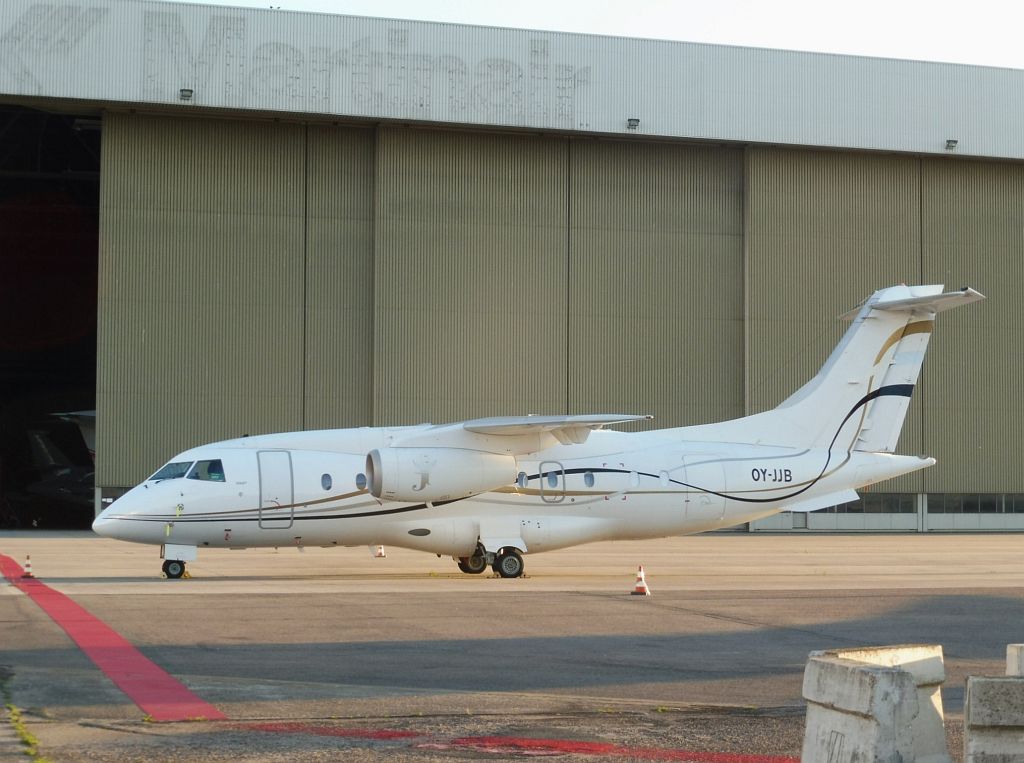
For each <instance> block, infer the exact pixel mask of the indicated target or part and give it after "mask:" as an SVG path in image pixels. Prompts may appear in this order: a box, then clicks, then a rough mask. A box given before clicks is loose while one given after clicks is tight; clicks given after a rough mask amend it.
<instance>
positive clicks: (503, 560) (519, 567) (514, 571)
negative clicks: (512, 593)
mask: <svg viewBox="0 0 1024 763" xmlns="http://www.w3.org/2000/svg"><path fill="white" fill-rule="evenodd" d="M493 569H494V571H495V572H497V573H498V574H499V575H501V576H502V577H503V578H517V577H519V576H520V575H522V574H523V570H524V569H526V565H525V564H523V557H522V555H521V554H520V553H519V552H518V551H516V550H515V549H514V548H503V549H501V551H499V552H498V553H497V555H496V556H495V557H494V566H493Z"/></svg>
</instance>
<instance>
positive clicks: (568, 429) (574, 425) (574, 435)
mask: <svg viewBox="0 0 1024 763" xmlns="http://www.w3.org/2000/svg"><path fill="white" fill-rule="evenodd" d="M653 418H654V417H653V416H648V415H635V414H628V413H606V414H601V415H590V414H585V415H582V416H499V417H496V418H490V419H472V420H470V421H464V422H462V428H463V429H465V430H466V431H467V432H475V433H477V434H488V435H513V436H514V435H524V434H526V435H528V434H540V433H542V432H544V433H548V434H550V435H552V436H554V437H555V439H557V440H558V441H559V442H560V443H562V445H570V444H573V443H575V444H579V443H581V442H584V441H585V440H586V439H587V435H589V434H590V433H591V432H592V431H593V430H595V429H604V428H605V427H606V426H610V425H612V424H625V423H627V422H630V421H650V420H651V419H653Z"/></svg>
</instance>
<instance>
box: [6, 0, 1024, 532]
mask: <svg viewBox="0 0 1024 763" xmlns="http://www.w3.org/2000/svg"><path fill="white" fill-rule="evenodd" d="M0 120H2V121H0V130H3V131H4V132H6V133H7V139H6V144H7V145H6V146H5V147H4V149H5V150H3V151H0V182H2V186H0V205H2V206H0V208H2V209H3V215H2V218H0V219H3V220H4V233H3V247H2V249H3V250H2V252H0V262H2V264H0V267H2V268H3V270H2V271H0V277H2V278H3V279H4V281H5V285H4V292H5V298H4V300H5V302H7V304H8V305H16V306H17V309H16V310H15V309H14V308H9V310H8V314H9V316H10V318H9V319H8V320H9V321H10V322H9V323H8V326H6V327H5V332H6V333H7V339H5V340H4V343H3V345H2V353H3V362H2V364H0V368H2V369H3V373H4V374H5V377H4V379H3V385H4V395H5V403H4V405H5V414H4V415H5V416H7V418H8V419H10V420H14V419H15V418H17V417H16V416H15V415H14V412H15V411H18V410H22V411H23V410H27V409H29V408H32V409H33V410H35V409H39V410H42V409H43V408H45V407H46V406H49V410H51V411H54V410H58V411H59V410H62V409H65V410H66V409H67V408H68V407H70V406H75V405H77V406H80V407H88V406H87V403H83V402H78V401H79V400H81V399H84V398H86V397H88V396H89V395H90V394H94V395H95V408H96V410H97V441H96V473H95V484H96V491H97V496H103V497H110V496H113V495H117V494H118V493H119V491H121V490H123V489H124V488H126V487H127V486H130V485H132V484H135V483H137V482H138V481H140V480H141V479H143V478H145V477H146V476H147V475H148V474H149V473H151V472H152V471H154V470H155V469H156V468H157V467H159V466H160V465H161V464H162V463H163V462H164V461H165V460H166V459H167V458H168V457H170V456H171V455H173V454H174V453H176V452H177V451H179V450H182V449H184V448H186V447H189V446H192V445H194V444H197V443H200V442H205V441H211V440H217V439H222V438H227V437H233V436H238V435H241V434H245V433H257V432H273V431H286V430H297V429H311V428H328V427H346V426H360V425H386V424H408V423H416V422H420V421H435V422H441V421H446V420H457V419H462V418H467V417H476V416H487V415H501V414H522V413H529V412H535V413H559V412H569V413H581V412H636V413H651V414H654V415H655V417H656V421H655V424H656V425H657V426H662V427H664V426H676V425H684V424H690V423H698V422H705V421H711V420H719V419H726V418H732V417H737V416H741V415H743V414H745V413H750V412H756V411H758V410H762V409H765V408H769V407H772V406H774V405H776V404H777V403H778V402H779V401H781V400H782V399H784V398H785V397H786V396H787V395H788V394H789V393H790V392H791V391H792V390H793V389H795V388H796V387H797V386H799V385H800V384H801V383H803V382H804V381H805V380H806V379H807V378H809V377H810V376H812V375H813V373H814V372H815V371H816V369H817V368H818V367H819V365H820V364H821V363H822V362H823V360H824V359H825V357H826V356H827V354H828V352H829V351H830V350H831V348H832V346H833V345H834V343H835V342H836V341H837V340H838V338H839V336H840V335H841V333H842V331H843V328H844V325H843V324H842V323H840V322H838V321H837V320H836V319H835V317H836V316H837V315H838V314H840V313H842V312H844V311H845V310H846V309H847V308H849V307H852V306H854V305H855V304H857V303H858V302H859V301H860V300H861V299H862V298H864V297H865V296H867V295H868V294H870V293H871V292H872V291H873V290H874V289H876V288H878V287H881V286H883V285H889V284H892V283H899V282H907V283H921V282H925V283H931V282H941V283H945V284H947V286H949V287H959V286H961V285H970V286H973V287H975V288H977V289H979V290H980V291H981V292H983V293H985V294H986V295H987V296H988V297H989V300H988V301H987V302H985V303H983V304H982V305H980V306H974V307H970V308H967V309H965V310H958V311H955V312H954V313H952V314H948V315H943V316H942V317H941V319H940V325H939V329H938V330H937V331H936V333H935V336H934V338H933V340H932V346H931V352H930V355H929V358H928V361H927V362H926V364H925V370H924V374H923V380H922V383H921V384H920V385H919V388H918V390H917V392H916V394H915V396H914V399H913V403H912V411H911V414H910V417H909V419H908V423H907V426H906V428H905V430H904V434H903V438H902V440H901V444H900V450H901V452H904V453H911V454H914V453H927V454H929V455H934V456H936V457H937V458H938V460H939V464H938V465H937V466H936V467H933V468H931V469H928V470H925V471H924V472H920V473H917V474H913V475H910V476H907V477H904V478H900V479H898V480H894V481H892V482H890V483H886V484H884V485H880V486H876V487H875V488H873V489H872V490H871V491H869V492H868V493H866V494H865V497H864V499H863V500H862V501H860V502H857V503H856V504H849V505H845V506H840V507H835V508H833V509H830V510H825V511H822V512H818V513H815V514H811V515H809V516H807V515H796V520H797V521H798V527H801V528H802V527H803V525H804V524H806V526H807V527H808V528H809V529H811V530H814V529H819V530H824V529H871V528H891V529H905V530H943V529H1017V530H1020V529H1024V477H1022V473H1024V472H1022V470H1021V469H1020V467H1019V465H1018V464H1017V461H1016V451H1017V448H1016V440H1017V438H1018V436H1019V433H1020V432H1021V431H1022V430H1024V408H1022V406H1021V404H1020V402H1019V401H1018V400H1017V397H1016V392H1015V390H1016V385H1017V381H1016V379H1017V373H1018V371H1019V367H1020V362H1021V361H1020V353H1019V351H1018V347H1017V345H1018V344H1019V342H1020V337H1021V336H1022V335H1024V333H1022V330H1024V309H1022V307H1021V306H1022V305H1024V300H1022V299H1021V296H1020V294H1021V287H1022V285H1024V279H1022V264H1024V263H1022V257H1021V255H1022V252H1024V163H1022V160H1024V71H1016V70H1008V69H996V68H986V67H974V66H961V65H950V64H941V63H925V62H916V61H899V60H887V59H875V58H862V57H852V56H838V55H824V54H814V53H798V52H790V51H780V50H760V49H750V48H739V47H727V46H716V45H703V44H690V43H677V42H662V41H651V40H635V39H619V38H610V37H599V36H590V35H580V34H565V33H553V32H544V31H530V30H520V29H499V28H484V27H470V26H460V25H453V24H437V23H423V22H413V21H394V20H384V19H372V18H356V17H345V16H331V15H323V14H312V13H293V12H286V11H280V10H271V9H267V10H256V9H239V8H227V7H214V6H200V5H187V4H173V3H163V2H147V1H146V0H76V1H75V2H61V1H60V0H56V1H54V0H48V2H37V0H6V1H5V2H4V3H3V4H2V5H0ZM62 247H63V249H62ZM65 249H66V250H67V254H66V256H64V255H59V256H58V254H59V252H58V250H60V251H63V250H65ZM54 252H58V254H55V253H54ZM97 258H98V259H97ZM97 273H98V285H97V283H96V274H97ZM15 313H17V315H15ZM16 319H17V320H16ZM93 327H96V329H95V335H94V334H93ZM46 332H50V333H51V334H55V335H57V334H61V332H63V333H64V334H67V336H63V335H61V336H60V337H59V338H58V340H53V338H52V337H51V336H50V335H49V334H47V333H46ZM37 335H38V336H37ZM20 336H27V337H30V338H31V341H29V340H26V341H24V342H21V341H18V340H15V339H13V337H20ZM94 337H95V338H94ZM997 340H998V341H997ZM92 347H95V355H94V356H93V355H90V352H91V351H92V350H91V348H92ZM69 348H70V349H69ZM54 358H57V360H54ZM47 359H49V360H47ZM47 363H49V365H47ZM33 364H34V365H33ZM92 364H95V365H92ZM94 367H95V369H96V373H95V378H94V381H93V377H92V369H93V368H94ZM40 369H42V370H40ZM58 377H59V381H60V383H57V382H56V381H54V379H56V378H58ZM75 379H78V380H79V381H78V382H74V380H75ZM73 382H74V383H73ZM62 384H63V385H65V386H61V385H62ZM68 384H71V385H72V386H74V384H78V386H77V387H74V390H72V392H68V391H67V389H65V387H66V385H68ZM92 384H94V385H95V386H94V388H92V387H91V386H90V385H92ZM48 385H49V386H48ZM51 387H52V389H54V390H57V391H56V392H53V394H50V393H49V392H47V393H46V394H44V393H43V392H42V391H41V390H50V389H51ZM61 390H63V391H61ZM33 406H34V408H33ZM12 417H13V418H12ZM26 426H27V425H26ZM10 431H13V430H10ZM12 447H13V446H12ZM10 458H11V457H10V456H9V457H8V463H10ZM98 502H99V498H98V497H97V503H98ZM793 521H794V519H793V517H791V516H790V515H788V514H785V515H781V516H780V517H777V518H773V519H770V520H765V521H763V522H760V523H757V524H755V526H754V527H753V528H751V529H755V530H756V529H789V528H791V527H792V526H793V524H792V523H793Z"/></svg>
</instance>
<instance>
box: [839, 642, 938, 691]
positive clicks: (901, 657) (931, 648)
mask: <svg viewBox="0 0 1024 763" xmlns="http://www.w3.org/2000/svg"><path fill="white" fill-rule="evenodd" d="M822 654H828V655H831V656H833V657H839V658H841V659H844V660H853V661H854V662H863V663H866V664H868V665H881V666H884V667H888V668H899V669H900V670H905V671H907V672H908V673H910V674H911V675H912V676H914V682H915V683H916V684H917V685H918V686H935V685H938V684H941V683H942V682H943V681H945V680H946V665H945V662H944V661H943V656H942V646H941V645H940V644H900V645H898V646H884V647H867V648H862V649H829V650H827V651H825V652H822Z"/></svg>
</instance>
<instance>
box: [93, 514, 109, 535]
mask: <svg viewBox="0 0 1024 763" xmlns="http://www.w3.org/2000/svg"><path fill="white" fill-rule="evenodd" d="M106 514H107V510H106V509H104V510H103V511H101V512H100V513H99V514H98V515H97V516H96V519H94V520H93V521H92V531H93V532H94V533H96V534H97V535H102V536H103V537H105V538H109V537H110V530H111V525H112V524H113V522H112V521H111V520H110V519H109V518H108V517H107V515H106Z"/></svg>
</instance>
